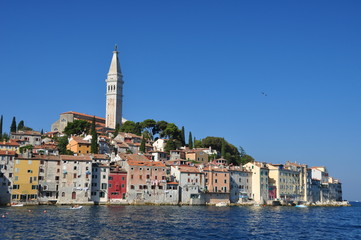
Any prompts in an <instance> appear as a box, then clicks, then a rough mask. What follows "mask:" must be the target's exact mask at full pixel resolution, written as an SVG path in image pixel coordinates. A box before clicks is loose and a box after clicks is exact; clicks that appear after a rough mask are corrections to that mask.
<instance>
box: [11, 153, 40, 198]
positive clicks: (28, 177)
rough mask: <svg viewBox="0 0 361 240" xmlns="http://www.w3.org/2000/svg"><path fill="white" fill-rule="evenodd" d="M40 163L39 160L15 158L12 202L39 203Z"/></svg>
mask: <svg viewBox="0 0 361 240" xmlns="http://www.w3.org/2000/svg"><path fill="white" fill-rule="evenodd" d="M39 163H40V161H39V160H37V159H31V158H15V163H14V175H13V181H12V182H13V185H12V190H11V202H12V203H18V202H26V203H37V202H38V200H37V198H38V186H39V183H38V176H39Z"/></svg>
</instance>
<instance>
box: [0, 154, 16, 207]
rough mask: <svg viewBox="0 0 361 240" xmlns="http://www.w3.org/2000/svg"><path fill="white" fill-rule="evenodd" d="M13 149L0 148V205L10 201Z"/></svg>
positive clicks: (14, 155)
mask: <svg viewBox="0 0 361 240" xmlns="http://www.w3.org/2000/svg"><path fill="white" fill-rule="evenodd" d="M16 155H17V154H16V152H15V151H9V150H0V205H2V204H8V203H10V202H11V188H12V178H13V172H14V161H15V157H16Z"/></svg>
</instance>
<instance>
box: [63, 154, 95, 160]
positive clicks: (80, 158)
mask: <svg viewBox="0 0 361 240" xmlns="http://www.w3.org/2000/svg"><path fill="white" fill-rule="evenodd" d="M60 157H61V160H65V161H91V160H92V159H91V158H90V156H89V155H88V156H73V155H60Z"/></svg>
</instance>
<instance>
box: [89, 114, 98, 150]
mask: <svg viewBox="0 0 361 240" xmlns="http://www.w3.org/2000/svg"><path fill="white" fill-rule="evenodd" d="M91 131H92V132H91V133H92V140H91V144H90V152H91V153H98V133H97V130H96V128H95V116H94V117H93V121H92V127H91Z"/></svg>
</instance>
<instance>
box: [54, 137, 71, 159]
mask: <svg viewBox="0 0 361 240" xmlns="http://www.w3.org/2000/svg"><path fill="white" fill-rule="evenodd" d="M55 140H56V141H57V142H58V149H59V154H63V155H73V154H74V153H73V152H72V151H70V150H67V149H66V146H67V145H68V144H69V141H68V137H67V136H63V137H59V138H56V139H55Z"/></svg>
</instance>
